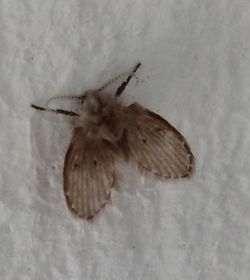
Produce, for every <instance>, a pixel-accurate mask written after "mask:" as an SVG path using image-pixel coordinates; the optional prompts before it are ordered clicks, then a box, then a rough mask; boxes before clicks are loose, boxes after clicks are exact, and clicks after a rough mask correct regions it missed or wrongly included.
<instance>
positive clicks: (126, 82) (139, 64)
mask: <svg viewBox="0 0 250 280" xmlns="http://www.w3.org/2000/svg"><path fill="white" fill-rule="evenodd" d="M140 66H141V63H140V62H139V63H138V64H136V66H135V67H134V69H133V71H132V72H131V74H129V76H128V77H127V80H126V81H124V82H122V84H121V85H120V86H119V87H118V89H117V90H116V93H115V96H117V97H118V96H120V95H121V94H122V93H123V91H124V90H125V88H126V86H127V85H128V83H129V81H130V80H131V78H132V77H133V76H134V74H135V72H136V71H137V70H138V68H139V67H140Z"/></svg>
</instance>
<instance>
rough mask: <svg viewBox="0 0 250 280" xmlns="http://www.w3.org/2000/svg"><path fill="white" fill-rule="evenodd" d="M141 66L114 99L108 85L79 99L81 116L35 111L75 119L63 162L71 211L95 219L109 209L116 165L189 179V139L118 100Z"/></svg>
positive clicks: (141, 109)
mask: <svg viewBox="0 0 250 280" xmlns="http://www.w3.org/2000/svg"><path fill="white" fill-rule="evenodd" d="M140 66H141V63H138V64H137V65H136V66H135V67H134V69H133V71H132V72H131V73H130V74H129V75H128V77H127V79H126V80H125V81H124V82H123V83H122V84H121V85H120V86H119V87H118V89H117V90H116V93H115V94H114V95H112V94H109V93H106V92H104V88H105V86H104V87H102V88H100V89H98V90H89V91H87V92H85V93H84V94H82V95H79V96H76V98H78V99H80V100H81V103H82V110H81V112H80V113H76V112H73V111H65V110H61V109H49V108H45V107H40V106H36V105H33V104H32V105H31V106H32V107H33V108H35V109H38V110H44V111H52V112H55V113H58V114H65V115H70V116H73V117H75V128H74V131H73V137H72V141H71V144H70V146H69V148H68V151H67V153H66V156H65V162H64V171H63V178H64V194H65V198H66V201H67V205H68V207H69V209H70V210H71V211H72V212H73V213H75V214H76V215H78V216H79V217H81V218H83V219H91V218H93V217H94V215H95V214H97V213H98V212H99V211H100V209H101V208H103V207H104V205H105V204H106V202H107V201H108V199H109V197H110V194H111V190H112V188H113V187H115V186H116V185H117V184H118V180H117V179H118V175H117V163H119V162H121V161H127V162H130V163H133V164H134V165H135V166H137V167H138V169H139V170H140V171H141V172H142V173H143V174H146V175H153V176H154V177H156V178H157V179H168V178H184V177H189V176H190V175H191V174H192V171H193V165H194V156H193V154H192V152H191V150H190V148H189V146H188V144H187V141H186V140H185V138H184V137H183V136H182V135H181V134H180V133H179V132H178V131H177V130H176V129H175V128H174V127H173V126H172V125H171V124H169V123H168V122H167V121H166V120H165V119H163V118H162V117H160V116H159V115H157V114H155V113H153V112H151V111H149V110H147V109H145V108H144V107H142V106H141V105H139V104H137V103H134V104H131V105H129V106H125V105H123V104H122V102H121V100H120V99H119V96H120V95H121V94H122V93H123V91H124V89H125V88H126V86H127V84H128V83H129V81H130V79H131V78H132V77H133V76H134V74H135V72H136V71H137V69H138V68H139V67H140Z"/></svg>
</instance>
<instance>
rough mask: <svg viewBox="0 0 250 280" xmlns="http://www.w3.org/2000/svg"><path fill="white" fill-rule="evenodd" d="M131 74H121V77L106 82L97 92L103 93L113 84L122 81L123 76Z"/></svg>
mask: <svg viewBox="0 0 250 280" xmlns="http://www.w3.org/2000/svg"><path fill="white" fill-rule="evenodd" d="M129 74H130V72H124V73H121V74H120V75H118V76H116V77H114V78H113V79H111V80H109V81H108V82H106V83H105V84H104V85H102V86H101V87H100V88H98V89H97V90H96V91H98V92H100V91H103V90H104V89H105V88H107V87H108V86H110V85H111V84H113V83H114V82H116V81H117V80H119V79H121V78H122V77H123V76H125V75H129ZM134 77H135V78H136V79H138V78H137V77H136V76H135V75H134Z"/></svg>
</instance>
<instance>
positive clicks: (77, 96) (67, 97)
mask: <svg viewBox="0 0 250 280" xmlns="http://www.w3.org/2000/svg"><path fill="white" fill-rule="evenodd" d="M84 98H85V97H84V95H83V94H82V95H57V96H53V97H50V98H49V99H48V100H47V101H46V107H48V106H49V103H50V102H51V101H53V100H57V99H80V100H83V99H84Z"/></svg>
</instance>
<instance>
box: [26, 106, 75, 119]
mask: <svg viewBox="0 0 250 280" xmlns="http://www.w3.org/2000/svg"><path fill="white" fill-rule="evenodd" d="M31 107H32V108H34V109H36V110H40V111H47V112H53V113H56V114H62V115H66V116H79V114H77V113H75V112H73V111H66V110H62V109H49V108H45V107H40V106H37V105H34V104H31Z"/></svg>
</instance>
